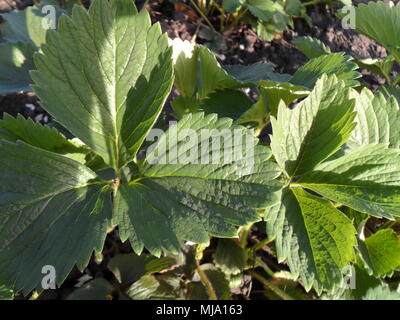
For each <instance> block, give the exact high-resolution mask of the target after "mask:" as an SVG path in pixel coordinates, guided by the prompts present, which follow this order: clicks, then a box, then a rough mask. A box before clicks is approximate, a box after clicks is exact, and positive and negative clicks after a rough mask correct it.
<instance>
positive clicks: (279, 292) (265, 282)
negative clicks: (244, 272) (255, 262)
mask: <svg viewBox="0 0 400 320" xmlns="http://www.w3.org/2000/svg"><path fill="white" fill-rule="evenodd" d="M249 274H250V275H251V276H252V277H253V278H255V279H257V280H258V281H259V282H261V283H262V284H263V285H264V287H266V288H268V289H269V290H271V291H272V292H274V293H275V294H276V295H277V296H278V297H280V298H281V299H283V300H294V299H293V298H292V297H291V296H289V295H288V294H287V293H286V292H284V291H283V290H282V289H281V288H279V287H277V286H276V285H274V284H272V283H271V282H270V281H268V280H267V279H265V278H264V277H263V276H261V275H260V274H258V273H257V272H255V271H249Z"/></svg>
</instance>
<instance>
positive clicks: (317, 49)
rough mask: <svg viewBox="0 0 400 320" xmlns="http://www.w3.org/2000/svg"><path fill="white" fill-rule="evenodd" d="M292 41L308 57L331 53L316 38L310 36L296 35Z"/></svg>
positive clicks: (312, 57)
mask: <svg viewBox="0 0 400 320" xmlns="http://www.w3.org/2000/svg"><path fill="white" fill-rule="evenodd" d="M292 43H293V44H294V45H295V46H296V48H297V49H298V50H300V51H301V52H302V53H303V54H304V55H305V56H306V57H307V58H308V59H314V58H318V57H320V56H323V55H325V54H331V49H330V48H329V47H327V46H326V45H325V44H324V43H323V42H321V41H320V40H318V39H317V38H313V37H310V36H305V37H297V38H294V39H293V40H292Z"/></svg>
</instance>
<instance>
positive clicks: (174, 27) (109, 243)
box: [0, 0, 386, 299]
mask: <svg viewBox="0 0 400 320" xmlns="http://www.w3.org/2000/svg"><path fill="white" fill-rule="evenodd" d="M136 2H138V1H136ZM31 4H32V0H0V13H4V12H8V11H10V10H12V9H19V10H21V9H23V8H25V7H26V6H28V5H31ZM139 6H140V4H139ZM148 6H149V9H150V12H151V17H152V20H153V22H156V21H157V22H160V24H161V27H162V29H163V31H164V32H166V33H167V34H168V36H169V37H171V38H175V37H180V38H181V39H183V40H193V39H194V38H195V39H197V40H199V42H200V43H202V42H204V40H202V39H201V37H200V36H199V32H200V30H201V29H202V28H204V25H203V24H202V23H201V22H200V20H201V19H199V18H198V17H196V16H193V14H188V13H185V12H184V11H183V12H181V11H177V10H175V8H174V5H173V4H172V3H171V2H170V1H166V0H165V1H151V2H150V4H149V5H148ZM308 14H309V15H310V17H311V19H312V25H311V26H310V25H308V24H307V23H306V22H305V21H304V20H301V19H297V20H295V22H294V28H293V29H291V30H287V31H285V32H284V34H283V36H282V38H281V39H278V40H274V41H272V42H266V41H261V40H260V39H259V38H258V37H257V35H256V34H255V33H254V31H252V30H251V28H249V27H248V26H246V25H240V26H237V27H235V28H233V29H232V30H229V31H227V32H225V33H224V35H223V36H224V39H225V48H224V49H223V50H220V51H219V52H218V58H219V60H220V62H221V63H223V64H242V65H247V64H252V63H255V62H260V61H263V62H270V63H273V64H275V66H276V71H277V72H280V73H289V74H293V73H294V72H295V71H296V70H297V69H298V68H299V67H300V66H302V65H303V64H304V63H305V62H306V61H307V59H306V57H305V56H304V55H303V54H302V53H301V52H299V51H298V50H297V49H296V48H295V47H294V46H293V45H292V44H291V40H292V39H293V38H294V37H297V36H303V35H309V36H312V37H315V38H317V39H319V40H321V41H322V42H323V43H325V44H326V45H327V46H329V47H330V48H331V50H332V51H333V52H339V51H343V52H345V53H346V54H350V55H357V56H362V57H371V58H377V57H384V56H385V55H386V51H385V49H384V48H383V47H381V46H380V45H378V44H376V43H375V42H374V41H372V40H370V39H368V38H366V37H364V36H362V35H359V34H357V33H356V32H355V31H354V30H344V29H343V28H342V26H341V22H340V20H339V19H338V18H337V17H336V16H335V8H331V7H328V6H327V5H323V4H321V5H315V6H310V7H309V8H308ZM212 21H213V22H216V21H215V20H212ZM362 73H363V75H364V77H363V78H362V82H364V84H366V85H368V86H369V87H370V88H372V89H374V88H376V86H377V85H379V84H382V83H383V79H380V78H379V77H377V76H375V75H371V74H369V73H368V72H366V71H362ZM167 104H168V103H167ZM166 108H168V109H169V106H168V105H167V106H166ZM4 112H7V113H9V114H11V115H13V116H15V115H16V114H18V113H21V114H23V115H24V116H25V117H30V118H33V119H35V120H36V121H40V122H48V121H49V120H50V117H49V116H48V115H47V114H46V113H45V111H44V110H43V109H42V108H41V107H40V106H39V103H38V99H37V98H36V96H35V95H34V94H33V93H14V94H9V95H4V96H0V118H2V115H3V113H4ZM256 236H257V235H251V237H256ZM129 251H130V248H129V245H128V244H122V243H121V242H120V241H119V240H118V237H117V235H116V232H114V233H112V234H111V235H109V236H108V237H107V240H106V245H105V253H106V255H105V257H106V259H105V261H103V262H102V263H101V264H97V263H96V262H95V260H94V259H92V261H91V262H90V265H89V267H88V268H87V269H86V271H85V272H86V273H87V274H89V275H90V276H92V277H94V276H102V277H105V278H108V277H110V275H109V272H108V271H107V269H106V267H105V266H106V262H107V256H108V257H109V256H110V255H111V256H112V255H114V254H115V253H116V252H129ZM272 263H275V264H277V263H276V262H272ZM277 268H279V269H284V268H285V267H284V266H277ZM80 277H82V273H80V272H79V271H78V270H76V269H74V270H73V272H72V273H71V275H70V276H69V277H68V279H67V281H66V282H65V283H64V284H63V286H62V287H61V289H59V290H55V291H54V290H52V291H48V292H47V291H46V292H45V293H44V294H42V295H41V297H40V299H59V298H65V296H66V295H67V294H68V293H69V292H71V290H72V289H73V287H74V285H75V284H76V283H77V280H78V279H79V278H80Z"/></svg>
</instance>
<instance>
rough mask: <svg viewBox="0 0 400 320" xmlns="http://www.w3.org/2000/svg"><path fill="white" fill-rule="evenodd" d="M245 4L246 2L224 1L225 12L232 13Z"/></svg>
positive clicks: (243, 0)
mask: <svg viewBox="0 0 400 320" xmlns="http://www.w3.org/2000/svg"><path fill="white" fill-rule="evenodd" d="M244 2H245V0H223V1H222V7H223V8H224V10H225V11H227V12H229V13H232V12H235V11H236V10H237V9H239V8H240V7H241V6H242V5H243V4H244Z"/></svg>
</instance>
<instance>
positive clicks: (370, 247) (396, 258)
mask: <svg viewBox="0 0 400 320" xmlns="http://www.w3.org/2000/svg"><path fill="white" fill-rule="evenodd" d="M360 252H361V257H362V259H363V260H364V261H365V263H366V264H367V266H368V268H369V269H370V270H372V272H373V274H374V276H376V277H384V276H386V275H390V274H391V273H393V271H396V270H398V269H399V268H400V239H399V237H398V236H397V234H396V233H395V232H394V231H393V230H392V229H384V230H379V231H378V232H377V233H375V234H373V235H372V236H370V237H368V238H367V239H365V241H363V242H361V245H360Z"/></svg>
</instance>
